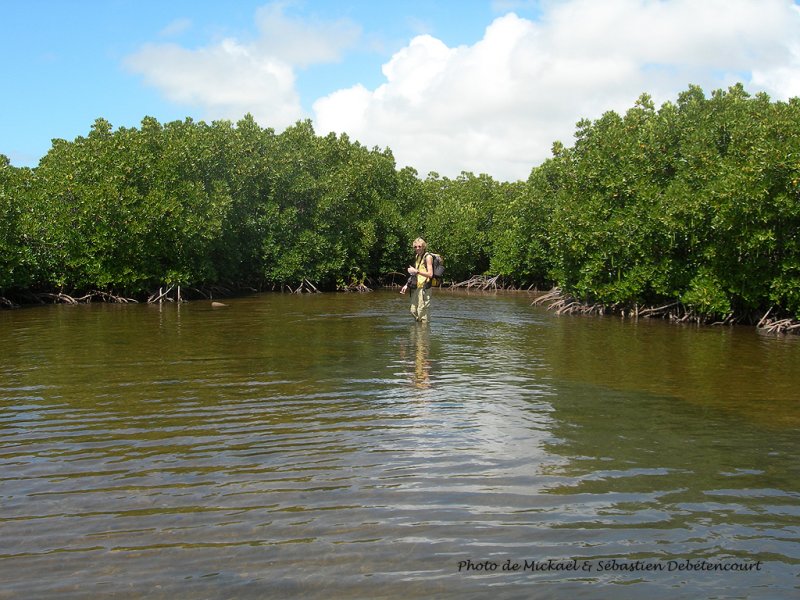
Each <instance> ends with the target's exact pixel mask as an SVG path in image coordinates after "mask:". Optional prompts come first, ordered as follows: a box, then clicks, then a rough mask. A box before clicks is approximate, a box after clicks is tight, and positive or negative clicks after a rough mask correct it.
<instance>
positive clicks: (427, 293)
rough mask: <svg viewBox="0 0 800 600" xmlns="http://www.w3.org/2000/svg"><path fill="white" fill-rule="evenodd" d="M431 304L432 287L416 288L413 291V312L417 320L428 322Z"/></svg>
mask: <svg viewBox="0 0 800 600" xmlns="http://www.w3.org/2000/svg"><path fill="white" fill-rule="evenodd" d="M430 305H431V288H428V289H425V288H416V289H415V290H412V292H411V314H412V315H413V316H414V318H415V319H416V320H417V321H420V322H422V323H427V322H428V308H429V307H430Z"/></svg>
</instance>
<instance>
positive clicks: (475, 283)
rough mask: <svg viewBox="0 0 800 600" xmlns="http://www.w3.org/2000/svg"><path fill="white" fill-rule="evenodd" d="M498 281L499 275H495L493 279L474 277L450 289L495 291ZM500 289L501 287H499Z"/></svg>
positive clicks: (455, 284)
mask: <svg viewBox="0 0 800 600" xmlns="http://www.w3.org/2000/svg"><path fill="white" fill-rule="evenodd" d="M499 281H500V275H495V276H494V277H490V276H488V275H475V276H473V277H471V278H470V279H467V280H466V281H462V282H460V283H454V284H452V285H451V286H450V287H454V288H459V287H463V288H467V289H468V290H469V289H472V288H475V289H478V290H488V289H493V290H496V289H497V288H498V282H499ZM500 287H502V286H500Z"/></svg>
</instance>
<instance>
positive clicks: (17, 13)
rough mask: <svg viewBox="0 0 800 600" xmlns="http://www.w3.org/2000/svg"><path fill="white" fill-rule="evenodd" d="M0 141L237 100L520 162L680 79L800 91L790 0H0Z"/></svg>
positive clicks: (450, 155) (426, 145)
mask: <svg viewBox="0 0 800 600" xmlns="http://www.w3.org/2000/svg"><path fill="white" fill-rule="evenodd" d="M0 8H2V13H1V14H2V19H0V51H1V52H2V56H3V58H2V61H0V69H2V70H1V71H0V78H2V81H3V91H2V95H0V102H2V106H0V153H1V154H5V155H6V156H8V157H9V158H10V159H11V162H12V164H14V165H16V166H35V165H36V164H37V163H38V160H39V159H40V158H41V157H42V156H43V155H44V154H45V153H46V152H47V151H48V149H49V148H50V145H51V139H52V138H64V139H69V140H71V139H74V138H75V137H77V136H80V135H85V134H86V133H88V131H89V129H90V127H91V125H92V123H93V122H94V120H95V119H96V118H100V117H102V118H104V119H107V120H108V121H110V122H111V123H112V125H113V126H114V127H122V126H124V127H135V126H138V125H139V124H140V122H141V120H142V118H143V117H144V116H153V117H156V118H157V119H158V120H160V121H162V122H166V121H171V120H175V119H184V118H186V117H192V118H194V119H195V120H201V119H202V120H206V121H211V120H214V119H217V118H225V119H229V120H232V121H234V122H235V121H236V120H237V119H238V118H240V117H241V116H242V115H243V114H245V113H246V112H251V113H252V114H253V115H254V116H255V117H256V119H257V120H258V122H259V123H260V124H261V125H262V126H269V127H274V128H275V129H276V130H278V131H281V130H282V129H283V128H285V127H286V126H288V125H290V124H292V123H293V122H295V121H296V120H297V119H301V118H310V119H312V121H313V122H314V126H315V129H316V130H317V132H318V133H320V134H324V133H327V132H328V131H336V132H337V133H342V132H345V133H347V134H348V135H350V137H351V138H352V139H357V140H360V141H362V142H363V143H365V144H366V145H368V146H374V145H377V146H380V147H387V146H388V147H390V148H391V149H392V150H393V152H394V154H395V157H396V159H397V162H398V167H401V166H406V165H410V166H413V167H415V168H417V170H418V171H419V172H420V174H422V175H425V174H427V173H428V171H431V170H433V171H437V172H439V173H440V174H443V175H447V176H455V175H457V174H458V173H459V172H460V171H461V170H468V171H472V172H475V173H482V172H486V173H489V174H490V175H492V176H494V177H497V178H499V179H509V180H513V179H518V178H525V177H526V176H527V174H528V172H529V171H530V168H531V167H533V166H535V165H536V164H539V163H540V162H541V161H542V160H544V159H545V158H546V157H547V156H548V154H549V149H550V147H551V145H552V143H553V142H554V141H556V140H561V141H563V142H565V143H567V144H570V143H571V142H572V139H571V135H572V132H573V131H574V125H575V123H576V122H577V121H578V120H579V119H581V118H583V117H588V118H597V117H599V116H600V115H601V114H602V112H604V111H605V110H617V111H620V112H622V111H624V110H626V109H627V108H629V107H630V106H632V105H633V103H634V102H635V100H636V98H637V97H638V96H639V95H640V94H641V93H642V92H647V93H649V94H651V95H652V96H653V98H654V99H655V100H656V102H657V104H660V103H661V102H664V101H668V100H674V99H675V97H676V96H677V94H678V93H679V92H680V91H683V90H684V89H686V88H687V87H688V85H689V84H690V83H694V84H698V85H701V86H702V87H703V88H704V89H705V90H706V91H707V93H710V91H711V90H713V89H718V88H721V87H722V88H724V87H727V86H728V85H730V84H732V83H735V82H737V81H742V82H743V83H744V84H745V87H746V88H747V89H748V91H751V92H753V93H754V92H757V91H766V92H767V93H768V94H769V95H770V96H771V97H772V98H773V99H776V100H778V99H787V98H789V97H792V96H797V95H800V11H798V7H797V4H796V2H793V1H792V0H561V1H559V0H538V1H537V0H494V1H492V0H461V1H455V0H449V1H448V0H439V1H427V2H425V1H421V0H415V1H403V0H396V1H393V2H388V1H387V2H383V1H380V0H352V1H348V0H338V1H333V0H297V1H292V0H287V1H282V2H269V1H265V0H260V1H256V0H232V1H229V2H222V1H213V2H212V1H208V0H191V1H188V0H160V1H152V0H135V1H134V0H102V1H101V0H0Z"/></svg>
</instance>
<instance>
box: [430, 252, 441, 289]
mask: <svg viewBox="0 0 800 600" xmlns="http://www.w3.org/2000/svg"><path fill="white" fill-rule="evenodd" d="M428 254H430V255H431V257H432V258H433V277H431V285H435V286H440V285H442V275H444V259H443V258H442V255H441V254H434V253H433V252H428Z"/></svg>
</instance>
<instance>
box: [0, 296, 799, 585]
mask: <svg viewBox="0 0 800 600" xmlns="http://www.w3.org/2000/svg"><path fill="white" fill-rule="evenodd" d="M228 304H229V306H228V307H226V308H222V309H212V308H211V307H210V305H209V304H208V303H205V302H196V303H190V304H185V305H182V306H175V305H165V306H161V307H159V306H141V305H126V306H114V305H99V304H96V305H88V306H53V307H41V308H34V309H24V310H17V311H5V312H0V356H1V357H2V363H1V364H0V507H1V508H0V511H1V512H0V539H1V540H2V542H1V544H2V545H1V546H0V597H1V598H87V597H110V596H113V597H120V598H127V597H130V598H135V597H143V596H147V597H148V598H184V597H185V598H264V597H275V598H286V597H303V598H328V597H337V598H394V597H403V598H416V597H422V598H429V597H458V598H462V597H466V598H482V597H486V596H488V595H491V596H492V597H495V598H518V597H533V598H539V597H541V598H611V597H613V598H642V597H647V598H653V599H660V598H789V597H796V595H797V593H798V589H799V588H800V579H799V578H798V574H799V573H800V544H798V539H799V538H800V518H799V517H800V477H798V475H800V470H799V469H798V465H800V436H798V426H799V425H800V407H799V405H798V389H799V388H800V369H799V368H798V367H799V366H800V341H798V340H797V339H796V338H795V339H792V338H789V339H780V338H773V337H767V336H763V335H760V334H758V333H756V332H755V331H754V330H752V329H727V328H726V329H716V328H713V329H712V328H695V327H679V326H675V325H670V324H667V323H662V322H646V321H645V322H639V323H632V322H630V321H621V320H618V319H615V318H595V317H591V318H586V317H557V316H555V315H553V314H552V313H548V312H546V311H544V310H543V309H540V308H535V307H531V306H530V298H529V297H528V296H527V295H524V294H497V295H494V294H467V293H457V292H446V291H440V292H439V293H436V294H435V297H434V305H433V311H434V313H433V314H434V320H433V322H432V323H431V324H430V325H429V326H427V327H425V326H418V325H416V324H414V323H413V322H410V316H409V315H408V313H407V306H406V299H405V298H404V297H401V296H399V295H398V294H396V293H390V292H375V293H371V294H340V295H334V294H327V295H313V296H302V297H298V296H291V295H280V294H267V295H258V296H253V297H248V298H242V299H236V300H230V301H228ZM468 561H469V562H468ZM507 561H508V562H507ZM548 561H550V562H548ZM687 561H688V562H687ZM515 564H516V565H518V568H517V569H516V570H514V565H515ZM494 565H496V567H495V566H494ZM534 565H536V567H535V568H534ZM687 565H689V566H691V567H696V568H703V567H706V568H708V569H714V570H686V566H687ZM504 567H505V569H504ZM479 569H480V570H479ZM569 569H577V570H569ZM645 569H650V570H645ZM722 569H728V570H722ZM731 569H743V570H731Z"/></svg>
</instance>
